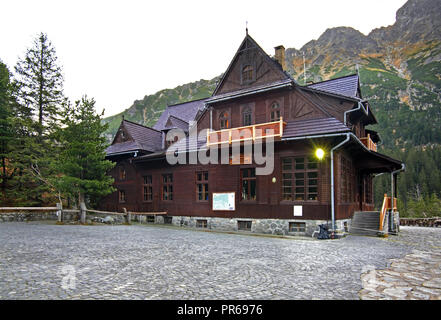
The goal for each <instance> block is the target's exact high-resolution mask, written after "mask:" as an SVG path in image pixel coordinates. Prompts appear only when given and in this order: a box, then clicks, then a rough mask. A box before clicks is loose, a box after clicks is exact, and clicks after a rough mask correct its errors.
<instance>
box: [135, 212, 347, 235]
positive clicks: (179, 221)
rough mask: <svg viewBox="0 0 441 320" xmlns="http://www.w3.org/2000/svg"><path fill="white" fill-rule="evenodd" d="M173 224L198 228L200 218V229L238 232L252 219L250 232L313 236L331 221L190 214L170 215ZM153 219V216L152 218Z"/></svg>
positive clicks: (341, 225)
mask: <svg viewBox="0 0 441 320" xmlns="http://www.w3.org/2000/svg"><path fill="white" fill-rule="evenodd" d="M170 218H171V219H172V220H171V224H172V225H174V226H177V227H187V228H198V226H197V222H198V220H204V221H206V224H207V226H206V228H205V227H204V228H200V229H208V230H214V231H226V232H229V231H230V232H231V231H232V232H237V231H245V230H239V227H238V225H239V224H238V221H250V222H251V230H250V231H248V232H250V233H259V234H272V235H292V236H308V237H310V236H312V235H313V233H314V231H318V229H319V227H318V226H319V225H320V224H328V223H330V221H325V220H296V219H292V220H282V219H246V218H233V219H228V218H209V217H188V216H174V217H170ZM147 219H148V218H147V217H145V216H139V217H136V216H134V217H132V220H135V221H138V222H141V223H147ZM151 219H153V217H152V218H151ZM164 219H165V218H164V217H163V216H155V217H154V222H153V221H152V222H150V223H154V224H164V223H165V220H164ZM290 223H304V227H305V231H304V232H290V231H289V225H290ZM336 225H337V230H339V231H342V232H345V231H346V232H347V230H349V227H350V219H346V220H339V221H336Z"/></svg>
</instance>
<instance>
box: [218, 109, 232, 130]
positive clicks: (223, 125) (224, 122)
mask: <svg viewBox="0 0 441 320" xmlns="http://www.w3.org/2000/svg"><path fill="white" fill-rule="evenodd" d="M219 127H220V129H221V130H222V129H228V128H229V127H230V123H229V120H228V112H226V111H224V112H222V113H221V114H220V116H219Z"/></svg>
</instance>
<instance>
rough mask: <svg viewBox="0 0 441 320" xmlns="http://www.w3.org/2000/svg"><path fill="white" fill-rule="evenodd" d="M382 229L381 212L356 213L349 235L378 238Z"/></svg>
mask: <svg viewBox="0 0 441 320" xmlns="http://www.w3.org/2000/svg"><path fill="white" fill-rule="evenodd" d="M379 228H380V212H375V211H364V212H355V213H354V216H353V217H352V222H351V228H350V229H349V233H352V234H355V235H367V236H376V235H377V233H378V230H379Z"/></svg>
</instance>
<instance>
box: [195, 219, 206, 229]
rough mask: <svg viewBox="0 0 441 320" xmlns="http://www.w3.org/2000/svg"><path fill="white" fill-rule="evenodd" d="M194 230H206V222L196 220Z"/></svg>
mask: <svg viewBox="0 0 441 320" xmlns="http://www.w3.org/2000/svg"><path fill="white" fill-rule="evenodd" d="M196 228H203V229H206V228H207V220H196Z"/></svg>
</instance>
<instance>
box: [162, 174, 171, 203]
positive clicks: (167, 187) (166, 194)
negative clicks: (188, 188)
mask: <svg viewBox="0 0 441 320" xmlns="http://www.w3.org/2000/svg"><path fill="white" fill-rule="evenodd" d="M162 200H166V201H168V200H173V175H172V174H163V175H162Z"/></svg>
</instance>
